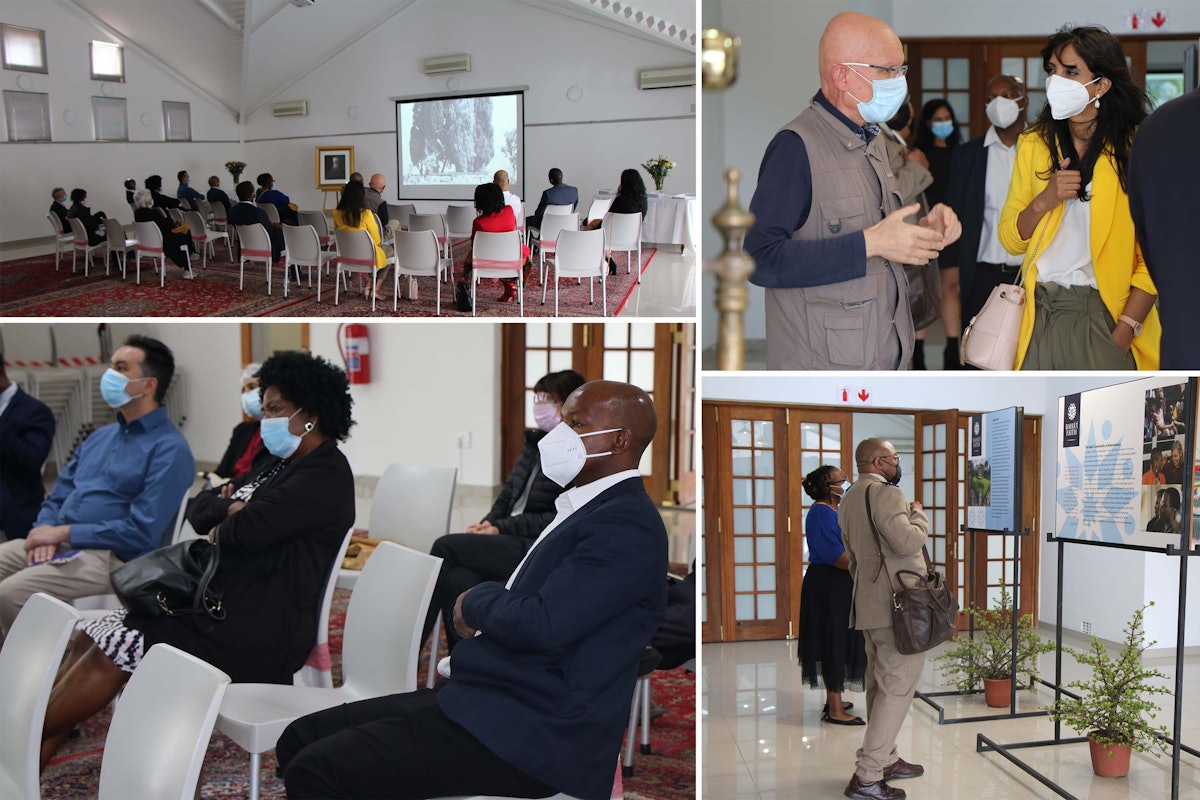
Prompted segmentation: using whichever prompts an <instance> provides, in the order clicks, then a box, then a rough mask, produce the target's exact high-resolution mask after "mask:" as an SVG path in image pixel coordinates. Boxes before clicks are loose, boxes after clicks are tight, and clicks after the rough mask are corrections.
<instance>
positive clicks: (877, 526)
mask: <svg viewBox="0 0 1200 800" xmlns="http://www.w3.org/2000/svg"><path fill="white" fill-rule="evenodd" d="M854 459H855V461H856V462H857V464H858V480H857V481H856V482H855V483H854V485H853V486H851V487H850V488H849V489H848V490H847V491H846V493H845V494H844V495H842V502H841V504H840V505H839V506H838V524H839V525H840V526H841V528H842V542H843V543H844V544H845V546H846V555H847V556H848V557H849V559H850V577H851V578H853V579H854V595H853V597H854V600H853V603H852V605H851V607H850V626H851V627H852V628H854V629H855V630H860V631H862V632H863V638H864V639H865V641H866V645H867V675H866V684H867V687H866V688H867V729H866V732H865V733H864V734H863V743H862V747H860V748H859V750H858V765H857V768H856V769H855V771H854V775H853V776H852V777H851V778H850V783H849V784H847V786H846V789H845V791H844V792H843V794H845V795H846V797H853V798H858V800H903V798H904V796H905V792H904V790H903V789H897V788H895V787H893V786H889V785H888V783H887V781H895V780H900V779H903V778H916V777H919V776H921V775H924V774H925V768H924V767H922V766H921V765H920V764H910V763H908V762H907V761H905V760H904V759H902V758H901V757H900V754H899V752H897V750H896V737H897V736H898V735H899V734H900V728H901V727H902V726H903V725H904V720H905V718H906V717H907V716H908V709H909V706H911V705H912V699H913V693H914V692H915V691H916V689H917V681H918V680H920V678H921V670H922V669H923V668H924V666H925V655H924V653H918V654H916V655H911V656H908V655H902V654H901V653H900V652H899V651H898V650H897V649H896V635H895V634H894V633H893V632H892V592H893V589H894V588H895V589H899V588H900V587H899V585H898V584H897V583H896V581H898V580H899V579H898V578H897V577H896V573H897V571H899V570H912V571H913V572H915V573H917V574H918V575H924V574H925V572H926V566H925V559H924V556H923V555H922V554H921V550H922V548H923V547H924V546H925V539H926V537H927V536H928V535H929V519H928V518H927V517H926V516H925V512H924V511H922V510H921V504H920V503H915V502H914V503H909V502H907V501H906V499H905V497H904V492H903V490H901V489H900V488H899V483H900V473H901V470H900V456H898V455H897V454H896V448H895V447H893V446H892V443H891V442H888V441H885V440H884V439H864V440H863V441H861V442H859V444H858V447H857V448H856V449H855V451H854Z"/></svg>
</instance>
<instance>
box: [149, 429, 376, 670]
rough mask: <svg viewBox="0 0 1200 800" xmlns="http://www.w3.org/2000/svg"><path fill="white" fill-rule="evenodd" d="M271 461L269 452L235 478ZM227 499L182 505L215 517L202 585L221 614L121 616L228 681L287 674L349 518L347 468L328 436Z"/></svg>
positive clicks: (203, 525) (308, 633) (201, 523)
mask: <svg viewBox="0 0 1200 800" xmlns="http://www.w3.org/2000/svg"><path fill="white" fill-rule="evenodd" d="M276 463H278V462H277V460H276V459H271V460H270V461H268V462H267V463H266V464H264V466H263V468H262V469H260V470H256V471H254V472H252V473H250V474H249V475H246V476H243V477H242V478H240V479H239V480H236V481H234V485H235V486H238V487H240V486H242V485H244V484H246V483H248V482H249V481H250V480H252V479H254V478H256V477H258V476H260V475H263V474H266V473H267V472H269V471H270V469H271V468H272V467H273V466H275V464H276ZM231 502H232V501H230V500H223V499H221V498H220V497H219V496H218V494H217V491H216V490H213V489H210V490H208V491H205V492H201V493H200V494H199V495H198V496H197V498H196V503H195V505H193V507H192V510H191V513H190V514H188V519H189V520H190V521H191V523H192V526H193V527H194V528H195V529H196V530H197V531H199V532H201V533H207V532H208V531H209V530H211V529H212V528H213V527H214V526H218V527H217V539H218V541H219V543H220V547H221V561H220V566H218V567H217V573H216V575H215V576H213V579H212V584H211V587H212V589H213V590H214V591H215V592H217V593H219V594H220V595H221V602H222V605H223V606H224V607H225V610H226V618H225V619H224V620H222V621H220V622H217V623H216V624H215V625H214V626H213V627H212V630H211V632H209V631H208V625H207V622H208V621H207V620H205V621H204V622H205V624H204V625H201V626H197V625H195V624H194V623H193V622H192V620H191V617H190V616H184V617H155V618H153V619H145V618H134V617H132V616H131V617H129V618H128V619H129V624H130V625H132V626H134V627H137V628H139V629H141V630H142V632H143V633H145V636H146V649H149V648H150V647H151V645H153V644H154V643H156V642H167V643H168V644H172V645H175V646H176V647H179V648H180V649H182V650H186V651H187V652H189V653H191V654H192V655H194V656H197V657H198V658H202V659H204V660H205V661H207V662H209V663H210V664H212V665H214V666H215V667H217V668H218V669H221V670H224V671H225V672H226V673H228V674H229V677H231V678H232V679H233V680H234V682H236V683H242V682H251V683H291V682H292V673H294V672H295V671H296V670H298V669H299V668H300V667H301V666H303V665H304V662H305V660H306V659H307V658H308V654H309V653H310V652H311V651H312V649H313V647H314V646H316V642H317V640H316V635H317V617H318V615H319V614H320V606H321V600H322V599H323V593H324V590H325V580H326V578H328V577H329V570H330V568H331V567H332V566H333V559H334V557H335V556H336V555H337V551H338V548H339V547H341V544H342V539H343V538H345V536H346V531H348V530H349V529H350V526H351V525H352V524H354V475H353V473H352V472H351V470H350V464H349V462H348V461H346V457H345V456H344V455H342V451H341V450H339V449H338V447H337V443H336V442H332V441H327V442H325V443H323V444H322V445H321V446H320V447H318V448H317V449H316V450H314V451H313V452H311V453H309V454H308V455H307V456H305V457H304V458H302V459H300V460H298V461H292V462H288V463H287V464H286V465H285V466H284V468H283V469H282V470H281V471H280V472H278V473H277V474H276V475H275V476H274V477H272V478H270V479H269V480H267V481H266V482H265V483H264V484H263V485H262V486H260V487H259V488H258V490H257V491H255V493H254V496H253V497H251V498H250V501H249V502H248V503H246V506H245V507H244V508H243V509H242V510H241V511H238V512H237V513H236V514H234V515H233V516H230V517H228V518H227V517H226V516H225V512H226V510H227V509H228V508H229V505H230V503H231ZM202 630H203V631H205V632H201V631H202Z"/></svg>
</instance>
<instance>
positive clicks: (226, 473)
mask: <svg viewBox="0 0 1200 800" xmlns="http://www.w3.org/2000/svg"><path fill="white" fill-rule="evenodd" d="M258 428H259V421H258V420H256V419H252V420H246V421H245V422H239V423H238V424H237V425H236V426H234V428H233V435H232V436H230V437H229V446H228V447H226V448H225V455H223V456H221V462H220V463H219V464H217V468H216V469H214V470H213V472H215V473H217V474H218V475H220V476H221V477H224V478H231V477H233V465H234V464H236V463H237V462H238V459H239V458H241V457H242V454H243V453H245V452H246V447H247V446H248V445H249V444H250V440H251V439H253V438H254V433H255V431H257V430H258ZM270 458H273V456H272V455H271V452H270V451H269V450H267V448H266V447H260V448H258V452H257V453H255V454H254V460H253V461H251V462H250V471H251V472H257V471H258V469H259V468H260V467H262V465H263V463H264V462H266V461H267V460H268V459H270Z"/></svg>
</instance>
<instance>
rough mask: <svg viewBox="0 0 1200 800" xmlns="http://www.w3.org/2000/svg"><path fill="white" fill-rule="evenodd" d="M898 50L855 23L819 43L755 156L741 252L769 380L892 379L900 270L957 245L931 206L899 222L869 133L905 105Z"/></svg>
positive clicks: (880, 154) (908, 348)
mask: <svg viewBox="0 0 1200 800" xmlns="http://www.w3.org/2000/svg"><path fill="white" fill-rule="evenodd" d="M903 61H904V50H903V48H902V47H901V44H900V39H899V38H898V37H897V36H896V34H895V32H894V31H892V29H891V28H890V27H888V26H887V25H886V24H885V23H883V22H881V21H880V20H877V19H875V18H874V17H870V16H867V15H866V14H860V13H856V12H845V13H842V14H838V15H837V16H835V17H834V18H833V19H832V20H831V21H830V22H829V25H828V26H826V28H825V32H824V33H823V34H822V35H821V42H820V73H821V89H820V91H819V92H817V94H816V95H815V96H814V97H813V98H812V101H811V103H810V104H809V107H808V108H806V109H805V110H804V111H802V112H801V113H800V115H799V116H798V117H796V118H795V119H794V120H792V121H791V122H789V123H788V124H787V125H785V126H784V127H783V129H782V130H780V131H779V133H778V134H776V136H775V138H774V139H772V140H771V143H770V145H768V147H767V151H766V153H765V154H764V155H763V160H762V165H761V167H760V168H759V174H758V186H757V188H756V189H755V192H754V199H753V200H752V201H751V203H750V210H751V211H752V212H753V213H754V215H755V218H756V221H755V224H754V227H753V228H751V230H750V232H749V234H748V235H747V236H746V250H747V251H748V252H749V253H750V255H752V256H753V257H754V258H755V260H756V261H757V262H758V263H757V269H756V270H755V272H754V274H753V275H752V276H751V278H750V280H751V282H752V283H754V284H756V285H758V286H762V287H764V288H766V289H767V290H768V291H767V292H766V317H767V331H766V336H767V368H768V369H805V370H807V369H902V368H905V367H906V366H907V365H908V362H909V360H910V359H911V357H912V351H913V340H914V331H913V322H912V315H911V313H910V312H909V301H908V282H907V280H906V279H905V276H904V267H903V265H904V264H924V263H926V262H928V261H929V259H931V258H933V257H934V256H936V255H937V254H938V252H939V251H940V250H941V249H942V248H943V247H945V246H946V245H948V244H949V243H950V242H953V241H954V240H955V239H957V238H958V235H959V232H960V228H959V224H958V219H957V217H955V215H954V212H953V211H951V210H950V209H949V207H947V206H945V205H941V204H939V205H937V206H935V207H934V208H933V210H932V211H930V213H929V214H928V215H927V216H925V217H924V218H923V219H921V220H920V223H919V224H918V225H910V224H908V222H906V221H905V218H906V217H909V216H911V215H913V214H915V213H917V211H918V209H919V208H920V206H919V205H918V204H916V203H914V204H912V205H909V206H903V207H902V206H901V202H900V196H899V194H898V190H897V188H896V180H895V177H894V176H893V174H892V171H891V169H890V168H889V166H888V156H887V152H886V150H885V147H884V138H883V137H882V136H881V135H880V130H879V127H878V126H879V124H880V123H883V122H886V121H887V120H889V119H891V118H892V116H893V115H894V114H895V113H896V111H897V109H899V108H900V105H901V104H902V103H903V102H904V99H905V97H906V96H907V94H908V88H907V81H906V79H905V74H906V73H907V71H908V68H907V67H906V66H904V64H903Z"/></svg>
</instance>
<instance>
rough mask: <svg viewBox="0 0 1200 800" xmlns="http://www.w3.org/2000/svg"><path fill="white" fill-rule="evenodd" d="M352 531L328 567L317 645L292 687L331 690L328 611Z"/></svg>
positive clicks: (294, 677)
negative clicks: (317, 687)
mask: <svg viewBox="0 0 1200 800" xmlns="http://www.w3.org/2000/svg"><path fill="white" fill-rule="evenodd" d="M353 535H354V529H353V528H351V529H350V530H348V531H346V535H345V537H343V539H342V546H341V547H340V548H338V552H337V557H336V558H334V559H333V563H332V564H330V565H329V577H327V578H326V579H325V593H324V594H323V595H322V596H321V613H320V614H319V615H318V617H317V644H316V646H315V647H313V650H312V652H311V653H309V654H308V660H307V661H305V662H304V666H303V667H301V668H300V669H298V670H297V671H296V674H295V675H293V676H292V685H294V686H319V687H322V688H324V689H332V688H333V659H332V658H331V656H330V655H329V609H330V607H331V606H332V605H333V590H334V588H335V587H336V586H337V577H338V570H340V569H341V568H342V559H343V558H345V557H346V548H347V547H349V546H350V537H352V536H353Z"/></svg>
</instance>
